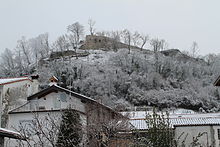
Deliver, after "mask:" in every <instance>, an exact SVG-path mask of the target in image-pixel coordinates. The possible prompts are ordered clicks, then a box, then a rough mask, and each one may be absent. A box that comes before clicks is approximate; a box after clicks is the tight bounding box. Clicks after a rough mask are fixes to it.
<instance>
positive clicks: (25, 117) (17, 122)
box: [5, 111, 87, 147]
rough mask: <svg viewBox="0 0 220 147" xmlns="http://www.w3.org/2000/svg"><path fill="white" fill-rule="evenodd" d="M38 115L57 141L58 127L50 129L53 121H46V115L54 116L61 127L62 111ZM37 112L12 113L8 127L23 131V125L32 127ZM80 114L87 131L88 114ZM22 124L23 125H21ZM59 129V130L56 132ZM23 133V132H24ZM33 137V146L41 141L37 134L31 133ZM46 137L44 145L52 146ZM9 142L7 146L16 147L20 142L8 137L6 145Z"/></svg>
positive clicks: (84, 138)
mask: <svg viewBox="0 0 220 147" xmlns="http://www.w3.org/2000/svg"><path fill="white" fill-rule="evenodd" d="M36 114H37V116H38V119H39V120H43V121H42V122H43V123H42V127H43V129H45V130H46V129H49V130H53V132H54V134H53V136H54V138H55V140H54V142H56V138H57V135H58V129H56V128H54V129H52V128H51V129H50V127H51V121H46V120H45V117H47V116H48V115H49V116H50V117H51V118H52V120H54V122H55V124H56V127H59V124H60V122H61V120H62V119H61V118H62V111H51V112H38V113H36ZM36 114H34V113H31V112H29V113H14V114H10V115H9V124H8V128H9V129H11V130H16V131H18V132H21V129H20V128H21V126H22V127H24V126H25V129H31V127H30V125H31V121H32V120H33V119H34V117H35V116H36ZM79 114H80V119H81V123H82V126H83V127H82V129H83V131H86V129H85V128H86V127H85V126H86V124H87V123H86V121H87V120H86V116H85V115H84V114H82V113H79ZM21 124H22V125H21ZM55 131H57V132H55ZM22 134H23V133H22ZM85 134H86V133H85ZM30 138H31V139H33V140H34V141H31V140H29V142H30V143H31V145H32V146H34V144H36V141H37V142H39V139H38V137H37V135H34V134H31V136H30ZM43 138H44V143H45V144H44V145H45V146H47V147H52V145H51V144H50V142H48V141H47V140H46V138H45V137H43ZM86 139H87V137H86V135H84V136H83V142H86ZM22 143H24V145H25V147H26V146H28V145H27V143H26V142H25V141H22ZM6 144H7V147H15V146H18V145H19V144H18V142H16V140H11V139H6V141H5V146H6ZM38 145H39V144H38Z"/></svg>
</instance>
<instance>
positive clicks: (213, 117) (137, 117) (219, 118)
mask: <svg viewBox="0 0 220 147" xmlns="http://www.w3.org/2000/svg"><path fill="white" fill-rule="evenodd" d="M128 113H130V115H129V118H130V120H129V122H130V124H131V125H132V126H133V127H134V128H135V129H138V130H145V129H147V128H148V125H147V122H146V119H145V118H146V114H152V112H145V111H133V112H122V114H123V115H125V114H128ZM159 114H160V113H159ZM169 121H170V125H171V127H178V126H200V125H220V113H192V114H190V113H189V114H178V113H177V114H175V113H170V115H169Z"/></svg>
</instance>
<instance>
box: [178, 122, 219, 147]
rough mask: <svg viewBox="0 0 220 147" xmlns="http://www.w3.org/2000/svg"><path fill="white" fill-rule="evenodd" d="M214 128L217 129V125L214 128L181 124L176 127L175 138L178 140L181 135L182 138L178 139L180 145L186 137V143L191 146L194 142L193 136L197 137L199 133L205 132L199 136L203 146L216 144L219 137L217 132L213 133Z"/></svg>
mask: <svg viewBox="0 0 220 147" xmlns="http://www.w3.org/2000/svg"><path fill="white" fill-rule="evenodd" d="M218 127H220V126H218ZM213 129H216V127H215V128H213V126H179V127H176V128H175V138H176V140H178V138H179V137H180V139H179V140H178V145H180V144H181V143H182V141H184V138H186V140H185V145H186V146H189V145H190V144H191V143H192V142H193V137H197V136H198V134H199V133H205V134H204V135H202V136H201V137H199V138H198V139H199V140H198V141H199V143H201V144H202V146H211V145H214V144H215V140H216V139H217V138H216V133H214V134H213V131H214V130H213ZM214 132H216V131H214ZM218 142H219V141H218ZM216 147H217V146H216Z"/></svg>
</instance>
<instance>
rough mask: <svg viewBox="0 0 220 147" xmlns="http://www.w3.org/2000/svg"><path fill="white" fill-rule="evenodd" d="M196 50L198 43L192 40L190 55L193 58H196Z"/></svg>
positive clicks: (197, 49)
mask: <svg viewBox="0 0 220 147" xmlns="http://www.w3.org/2000/svg"><path fill="white" fill-rule="evenodd" d="M198 51H199V46H198V43H197V42H196V41H193V43H192V46H191V56H192V57H193V58H196V56H197V54H198Z"/></svg>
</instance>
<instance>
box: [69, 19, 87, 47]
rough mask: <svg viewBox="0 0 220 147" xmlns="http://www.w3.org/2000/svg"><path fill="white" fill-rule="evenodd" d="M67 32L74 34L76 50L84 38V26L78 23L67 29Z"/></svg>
mask: <svg viewBox="0 0 220 147" xmlns="http://www.w3.org/2000/svg"><path fill="white" fill-rule="evenodd" d="M67 31H68V32H70V33H71V34H72V37H73V38H74V42H75V50H76V49H77V48H78V45H79V42H80V39H81V38H82V37H83V34H84V26H83V25H81V24H80V23H79V22H76V23H74V24H72V25H69V26H68V27H67Z"/></svg>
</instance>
